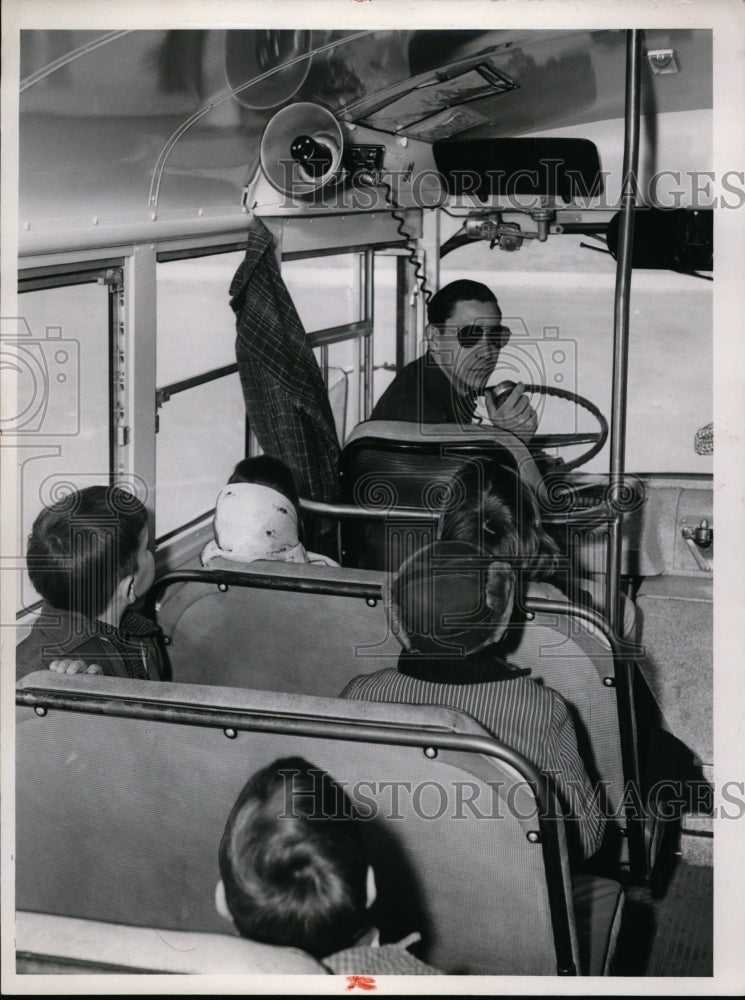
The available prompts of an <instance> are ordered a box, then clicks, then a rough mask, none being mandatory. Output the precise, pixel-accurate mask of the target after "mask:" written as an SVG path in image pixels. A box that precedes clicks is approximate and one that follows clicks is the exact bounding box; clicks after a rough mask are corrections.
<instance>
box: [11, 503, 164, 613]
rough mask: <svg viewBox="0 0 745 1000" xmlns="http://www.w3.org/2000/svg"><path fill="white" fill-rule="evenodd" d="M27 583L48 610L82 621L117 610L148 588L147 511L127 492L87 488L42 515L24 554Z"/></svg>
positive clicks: (150, 577) (150, 570)
mask: <svg viewBox="0 0 745 1000" xmlns="http://www.w3.org/2000/svg"><path fill="white" fill-rule="evenodd" d="M26 561H27V566H28V574H29V577H30V579H31V583H32V584H33V585H34V587H35V588H36V590H37V591H38V593H39V594H41V596H42V597H43V598H44V599H45V600H46V601H47V602H48V603H49V604H51V605H52V606H53V607H55V608H60V609H63V610H65V611H76V612H79V613H80V614H82V615H85V617H86V618H91V619H92V618H96V617H99V616H101V615H102V614H103V613H104V612H105V611H106V610H107V609H108V608H110V607H111V605H112V603H113V602H115V601H117V599H118V600H119V603H120V604H121V606H122V608H123V607H125V606H126V605H127V604H132V603H133V602H134V601H135V600H136V599H137V598H138V597H141V596H142V595H143V594H144V593H145V592H146V591H147V590H149V588H150V585H151V584H152V582H153V576H154V563H153V556H152V553H151V552H150V551H149V549H148V529H147V511H146V510H145V507H144V506H143V504H142V503H141V502H140V501H139V500H138V499H137V497H135V496H133V494H131V493H129V492H127V491H126V490H123V489H120V488H118V487H116V486H88V487H86V488H85V489H83V490H76V491H74V492H72V493H69V494H68V495H67V496H65V497H63V498H62V499H61V500H58V501H57V502H56V503H54V504H52V505H51V506H49V507H45V508H44V510H43V511H42V512H41V513H40V514H39V516H38V517H37V518H36V520H35V521H34V526H33V528H32V529H31V534H30V536H29V540H28V548H27V550H26Z"/></svg>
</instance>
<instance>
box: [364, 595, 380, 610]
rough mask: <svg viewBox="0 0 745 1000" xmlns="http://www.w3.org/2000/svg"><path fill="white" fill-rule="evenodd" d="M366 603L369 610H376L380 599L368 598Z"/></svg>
mask: <svg viewBox="0 0 745 1000" xmlns="http://www.w3.org/2000/svg"><path fill="white" fill-rule="evenodd" d="M365 603H366V604H367V606H368V608H376V607H377V606H378V599H377V597H368V598H367V601H366V602H365Z"/></svg>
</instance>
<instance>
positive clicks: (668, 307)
mask: <svg viewBox="0 0 745 1000" xmlns="http://www.w3.org/2000/svg"><path fill="white" fill-rule="evenodd" d="M444 238H445V237H444V236H443V239H444ZM582 244H585V245H584V246H583V245H582ZM587 244H592V246H593V247H594V248H595V252H594V251H593V249H589V248H588V246H587ZM601 248H602V243H601V242H600V241H599V240H595V239H593V237H591V236H573V235H562V236H558V235H557V236H549V238H548V240H547V241H546V243H542V244H538V243H537V241H526V242H525V243H524V244H523V246H522V248H521V249H520V250H518V251H517V252H514V253H508V252H505V251H502V250H499V249H495V250H492V251H490V250H489V249H488V246H487V244H485V243H484V242H477V243H474V244H468V245H466V246H464V247H461V248H460V249H458V250H455V251H454V252H452V253H450V254H448V255H447V256H446V257H445V258H444V259H443V261H442V268H441V273H440V287H442V286H443V285H445V284H447V283H448V282H450V281H454V280H456V279H458V278H473V279H474V280H477V281H483V282H484V284H486V285H488V286H489V287H490V288H491V289H492V290H493V291H494V293H495V294H496V296H497V299H498V300H499V304H500V307H501V310H502V315H503V322H504V323H505V324H506V325H507V326H509V327H510V329H511V330H512V337H511V340H510V343H509V344H508V345H507V347H506V348H504V349H503V351H502V353H501V355H500V359H499V363H498V366H497V369H496V371H495V373H494V375H492V377H491V379H490V382H491V384H496V383H497V382H500V381H502V380H503V379H511V380H512V381H516V380H517V379H518V378H519V379H521V380H522V381H526V382H527V381H532V382H540V383H542V384H544V385H549V386H557V387H559V388H564V389H569V390H572V391H574V392H576V393H579V394H580V395H581V396H584V397H586V398H587V399H589V400H590V401H592V402H593V403H595V404H596V405H597V406H598V407H599V408H600V410H601V411H602V412H603V413H604V414H605V416H606V419H607V420H608V422H609V423H610V412H611V397H612V376H613V306H614V288H615V274H616V262H615V260H614V259H613V257H611V256H610V254H608V253H599V252H597V250H598V249H601ZM712 322H713V320H712V283H711V282H710V281H706V280H702V279H700V278H696V277H693V276H690V275H683V274H676V273H674V272H672V271H664V270H641V269H635V270H634V271H633V275H632V281H631V304H630V324H629V325H630V332H629V360H628V372H629V377H628V399H627V420H626V462H625V464H626V470H627V471H628V472H675V473H711V472H712V468H713V466H712V457H711V455H697V454H696V452H695V449H694V443H693V442H694V435H695V433H696V431H697V430H698V429H699V428H700V427H702V426H704V425H705V424H708V423H710V422H711V420H712V419H713V416H712V409H713V401H712V369H713V354H712ZM533 401H534V405H535V406H536V409H537V410H538V412H539V416H540V424H539V428H538V433H560V432H564V431H571V430H574V429H578V430H591V429H593V428H594V427H596V426H597V424H596V422H595V420H594V418H593V417H592V416H591V415H590V414H589V413H588V412H587V411H585V410H581V409H577V408H575V407H574V406H572V405H571V404H570V403H568V402H565V401H563V400H554V399H551V398H549V397H546V396H534V397H533ZM587 447H588V446H587V445H583V446H580V447H579V448H565V449H562V451H561V452H560V454H562V455H563V456H564V457H565V458H566V459H567V460H568V459H570V458H571V457H573V456H574V455H577V454H579V453H580V452H581V451H583V450H586V448H587ZM608 463H609V444H606V446H605V448H604V449H603V450H602V451H601V452H600V453H599V454H598V455H596V456H595V458H594V459H592V460H591V461H590V462H589V463H588V464H587V465H585V466H583V469H584V470H586V471H595V472H606V471H607V470H608Z"/></svg>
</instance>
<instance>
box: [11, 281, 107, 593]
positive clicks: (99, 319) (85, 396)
mask: <svg viewBox="0 0 745 1000" xmlns="http://www.w3.org/2000/svg"><path fill="white" fill-rule="evenodd" d="M18 304H19V312H20V313H21V318H20V319H19V320H18V321H17V330H16V336H15V337H9V338H7V339H6V340H5V341H4V343H3V353H2V357H3V367H10V368H12V369H14V370H15V371H16V373H17V387H18V389H17V400H16V408H15V409H16V413H15V414H8V413H7V411H4V415H3V422H2V427H3V443H4V444H5V445H6V446H7V445H12V446H13V447H14V448H16V449H17V456H18V491H19V493H18V509H19V512H20V517H19V523H20V536H19V538H18V543H17V545H18V547H17V551H16V552H15V553H14V556H15V557H17V563H16V565H17V566H18V571H19V574H20V583H19V595H18V597H19V601H18V604H19V607H26V606H28V605H29V604H33V603H34V602H36V601H37V600H38V599H39V597H38V595H37V594H36V592H35V591H34V589H33V588H32V586H31V583H30V581H29V580H28V576H27V575H26V572H25V569H24V568H23V567H24V558H23V557H24V556H25V551H26V540H27V538H28V535H29V532H30V531H31V526H32V524H33V521H34V519H35V518H36V515H37V514H38V513H39V511H40V510H41V509H42V507H44V506H46V505H48V504H50V503H53V502H54V501H55V500H57V499H59V498H60V497H61V496H62V495H63V494H64V493H65V492H68V491H69V489H70V488H74V489H81V488H82V487H84V486H93V485H97V484H105V483H108V482H109V471H110V469H109V464H110V458H109V318H108V317H109V312H108V310H109V305H108V290H107V288H106V286H105V285H103V284H102V285H98V284H95V283H94V284H82V285H71V286H66V287H60V288H48V289H40V290H35V291H30V292H24V293H23V294H21V295H20V296H19V299H18ZM14 561H15V560H14Z"/></svg>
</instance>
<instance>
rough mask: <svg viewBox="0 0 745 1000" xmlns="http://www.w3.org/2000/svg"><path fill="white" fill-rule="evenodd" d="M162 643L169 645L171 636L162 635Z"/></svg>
mask: <svg viewBox="0 0 745 1000" xmlns="http://www.w3.org/2000/svg"><path fill="white" fill-rule="evenodd" d="M163 645H164V646H170V645H171V637H170V635H164V636H163Z"/></svg>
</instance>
